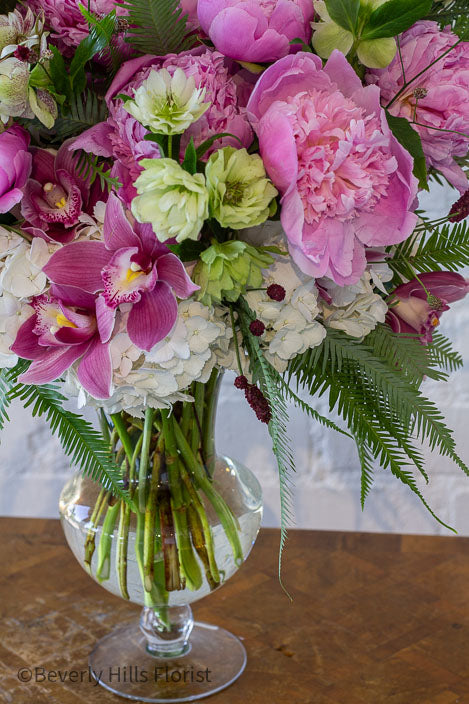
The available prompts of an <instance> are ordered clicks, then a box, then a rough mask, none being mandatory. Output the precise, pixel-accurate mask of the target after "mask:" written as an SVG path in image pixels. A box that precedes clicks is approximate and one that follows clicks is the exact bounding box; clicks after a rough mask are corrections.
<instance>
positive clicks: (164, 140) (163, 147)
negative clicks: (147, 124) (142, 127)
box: [143, 132, 168, 159]
mask: <svg viewBox="0 0 469 704" xmlns="http://www.w3.org/2000/svg"><path fill="white" fill-rule="evenodd" d="M143 139H145V140H146V141H147V142H156V143H157V145H158V147H159V148H160V153H161V158H162V159H164V157H165V155H166V154H167V153H168V137H167V136H166V135H164V134H154V133H153V132H152V133H151V134H146V135H145V136H144V137H143Z"/></svg>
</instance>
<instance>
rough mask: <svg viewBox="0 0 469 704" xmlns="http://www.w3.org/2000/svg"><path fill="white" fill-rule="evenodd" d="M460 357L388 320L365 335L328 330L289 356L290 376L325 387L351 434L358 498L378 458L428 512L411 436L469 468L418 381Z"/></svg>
mask: <svg viewBox="0 0 469 704" xmlns="http://www.w3.org/2000/svg"><path fill="white" fill-rule="evenodd" d="M459 363H460V359H459V357H458V355H455V354H454V353H453V352H452V351H451V349H450V348H449V345H448V343H447V341H446V340H445V339H444V338H442V337H441V336H439V335H438V334H437V335H436V336H435V343H434V344H433V345H429V346H428V347H424V346H423V345H421V344H420V342H419V340H418V338H417V337H413V336H411V335H398V334H395V333H393V332H392V331H391V330H390V329H389V328H387V327H386V326H378V327H377V328H376V330H374V331H373V332H372V333H371V334H370V335H368V336H367V337H366V338H365V340H364V341H360V340H354V339H353V338H350V337H348V336H347V335H346V334H345V333H342V332H340V331H337V330H331V329H329V330H328V333H327V337H326V338H325V340H324V342H323V343H322V344H321V345H320V346H318V347H316V348H314V349H311V350H308V351H307V352H305V353H304V354H302V355H299V356H298V357H296V358H295V359H294V360H292V362H291V364H290V368H289V375H290V379H292V378H295V379H296V381H297V383H298V385H299V386H301V387H303V388H305V389H307V390H308V391H309V392H310V393H311V394H312V395H315V394H318V396H322V395H323V394H327V396H328V400H329V410H330V412H332V411H336V412H337V413H338V414H339V415H340V416H341V417H342V418H343V419H344V421H345V422H346V424H347V427H348V429H349V430H350V431H351V433H352V434H353V436H354V437H355V440H356V442H357V448H358V452H359V458H360V463H361V466H362V502H364V500H365V498H366V496H367V494H368V492H369V490H370V487H371V481H372V458H375V459H376V460H378V461H379V463H380V464H381V466H382V467H383V468H384V469H389V470H390V471H391V473H392V474H393V475H394V476H395V477H397V478H398V479H399V480H400V481H401V482H403V483H404V484H406V485H407V486H408V487H409V488H410V490H411V491H412V492H413V493H415V494H416V495H417V496H418V497H419V498H420V500H421V501H422V502H423V503H424V505H425V506H426V507H427V508H428V510H430V511H431V509H430V508H429V507H428V505H427V503H426V502H425V499H424V498H423V496H422V494H421V492H420V490H419V488H418V486H417V484H416V482H415V479H414V477H413V475H412V471H411V468H412V467H415V468H417V470H418V471H419V472H420V473H421V474H422V476H423V477H424V478H425V479H426V480H427V479H428V477H427V474H426V471H425V467H424V462H423V457H422V455H421V453H420V451H419V450H417V449H416V448H415V447H414V444H413V443H414V440H416V439H418V440H420V441H423V442H427V443H428V444H429V446H430V448H431V449H432V450H438V452H439V453H440V454H441V455H442V456H447V457H450V458H451V459H452V460H453V461H454V462H455V463H456V464H457V465H458V466H459V467H460V468H461V469H462V470H463V471H464V472H465V473H466V474H469V469H468V468H467V467H466V465H465V464H464V462H463V461H462V460H461V458H460V457H459V455H458V454H457V452H456V448H455V442H454V438H453V435H452V432H451V431H450V430H449V429H448V428H447V427H446V424H445V421H444V417H443V415H442V413H441V412H440V411H439V409H438V408H437V407H436V406H435V404H434V403H433V402H432V401H430V400H429V399H427V398H426V397H425V396H424V395H423V394H422V392H421V390H420V386H421V383H422V381H423V378H424V377H430V378H432V379H437V380H445V379H446V378H447V377H446V373H445V372H443V371H441V370H440V369H439V368H438V367H440V366H442V367H443V368H444V369H447V370H449V369H452V368H455V367H456V366H458V365H459ZM432 515H434V514H433V512H432ZM435 518H436V519H437V520H438V521H439V520H440V519H438V518H437V517H436V516H435ZM440 522H441V521H440Z"/></svg>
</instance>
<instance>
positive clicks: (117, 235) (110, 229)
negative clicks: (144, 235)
mask: <svg viewBox="0 0 469 704" xmlns="http://www.w3.org/2000/svg"><path fill="white" fill-rule="evenodd" d="M103 233H104V242H105V243H106V247H107V248H108V249H111V250H117V249H122V248H123V247H140V246H141V243H140V240H139V238H138V236H137V235H136V234H135V232H134V230H133V228H132V226H131V224H130V222H129V221H128V219H127V217H126V215H125V212H124V206H123V204H122V201H121V200H120V199H119V198H118V197H117V196H116V195H115V193H111V194H110V196H109V200H108V202H107V204H106V212H105V215H104V227H103ZM155 239H156V238H155Z"/></svg>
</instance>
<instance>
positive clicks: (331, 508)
mask: <svg viewBox="0 0 469 704" xmlns="http://www.w3.org/2000/svg"><path fill="white" fill-rule="evenodd" d="M456 197H457V194H456V193H455V192H454V191H449V189H448V190H445V189H442V188H436V189H434V190H433V191H432V194H431V196H427V197H426V199H425V200H426V202H425V207H426V209H427V210H428V211H430V213H431V215H433V216H435V217H436V216H438V215H439V214H441V213H447V212H448V209H449V207H450V205H451V203H452V202H453V201H454V200H455V198H456ZM442 330H443V332H444V333H445V334H447V335H448V336H449V337H450V338H452V340H453V341H454V344H455V347H456V348H457V349H458V350H459V351H460V352H461V353H462V354H463V356H464V357H465V362H466V364H467V367H466V369H465V370H464V371H461V372H459V373H457V374H455V375H453V377H452V379H451V381H450V382H449V383H448V384H446V385H443V384H439V385H438V384H434V383H426V393H427V394H429V395H430V396H431V398H432V399H433V400H435V401H436V402H437V403H438V404H439V405H440V407H441V408H442V409H443V410H444V413H445V414H446V417H447V420H448V423H449V424H450V426H452V427H453V428H454V430H455V434H456V439H457V441H458V443H459V449H460V452H461V453H462V455H463V457H464V458H465V460H466V462H467V461H469V433H468V420H469V413H468V411H469V383H468V379H469V352H468V348H469V306H468V305H467V301H466V303H464V302H460V303H459V304H456V305H455V306H454V307H453V310H452V311H451V313H447V314H446V315H445V317H444V319H443V326H442ZM233 378H234V375H227V376H226V378H225V380H224V386H223V391H222V401H221V408H220V413H219V419H218V425H217V444H218V448H219V450H220V451H221V452H224V453H225V454H227V455H231V456H233V457H237V458H238V459H240V460H241V461H243V462H244V463H245V464H246V465H247V466H249V467H250V468H251V469H253V470H254V471H255V472H256V473H257V475H258V477H259V478H260V480H261V483H262V485H263V488H264V495H265V505H266V508H265V521H264V522H265V524H266V525H269V526H273V525H278V520H279V502H278V482H277V476H276V469H275V464H274V461H273V458H272V455H271V450H270V438H269V436H268V433H267V431H266V429H265V427H264V426H262V425H261V424H260V423H258V422H257V421H256V419H255V417H254V415H253V412H252V411H251V409H250V408H249V407H247V405H246V403H245V400H244V395H243V394H242V392H239V391H237V390H236V389H235V388H234V387H233V385H232V381H233ZM317 408H318V410H320V411H325V408H324V407H323V402H320V403H318V404H317ZM11 419H12V423H11V424H10V425H9V426H8V427H7V429H6V431H5V432H4V434H3V438H2V445H1V447H0V468H1V469H0V514H3V515H20V516H49V517H53V516H56V515H57V508H56V507H57V499H58V495H59V493H60V489H61V487H62V485H63V484H64V482H65V481H66V479H67V477H68V476H70V469H69V468H68V466H67V462H66V459H65V458H64V456H63V454H62V452H61V450H60V446H59V444H58V442H57V441H56V440H55V439H51V438H50V435H49V432H48V430H47V428H46V427H45V425H44V424H43V423H41V422H38V421H33V420H32V419H31V418H30V417H29V415H28V413H27V412H25V411H23V410H22V409H21V408H19V407H17V406H15V407H14V408H13V409H12V412H11ZM291 433H292V438H293V446H294V448H295V452H296V460H297V475H296V483H295V486H296V489H295V511H296V525H297V526H299V527H302V528H318V529H340V530H370V531H397V532H413V533H441V532H445V531H444V529H442V528H441V527H440V526H439V525H438V524H437V523H436V522H435V521H434V520H433V519H432V517H431V516H429V515H428V514H427V512H426V511H425V509H424V508H423V507H422V506H421V505H420V503H419V501H418V499H417V498H416V497H414V496H413V495H412V494H410V492H409V491H408V490H407V488H406V487H404V486H401V485H400V484H399V482H398V481H397V480H396V479H395V478H394V477H392V476H390V474H389V473H387V472H386V473H384V472H382V471H381V470H378V471H377V473H376V480H375V485H374V489H373V490H372V493H371V495H370V497H369V499H368V502H367V506H366V508H365V512H364V513H362V511H361V508H360V499H359V497H360V490H359V487H360V474H359V466H358V461H357V457H356V453H355V450H354V446H353V443H352V442H351V441H348V440H347V438H344V437H342V436H339V435H337V434H335V433H333V432H332V431H328V430H324V429H322V428H321V427H319V426H317V425H313V424H312V422H311V421H310V420H309V419H308V418H306V417H304V416H303V415H302V414H301V413H300V412H298V411H296V410H294V409H292V412H291ZM427 459H428V468H429V473H430V476H431V483H430V485H429V486H428V487H423V490H424V493H425V496H426V497H427V499H428V501H429V503H430V504H431V506H432V507H433V508H434V510H435V511H436V512H437V513H438V514H439V515H440V517H441V518H442V519H443V520H445V521H446V522H449V523H450V524H451V525H453V526H455V527H456V528H457V529H458V531H459V532H460V533H463V534H468V535H469V478H468V477H466V476H465V475H463V474H462V472H461V471H460V470H458V469H457V468H455V467H453V466H452V464H451V462H449V461H448V460H446V459H442V458H440V457H437V456H430V454H429V453H427Z"/></svg>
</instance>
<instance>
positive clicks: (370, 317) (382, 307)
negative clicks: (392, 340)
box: [319, 271, 388, 338]
mask: <svg viewBox="0 0 469 704" xmlns="http://www.w3.org/2000/svg"><path fill="white" fill-rule="evenodd" d="M372 281H374V280H373V279H372V274H371V273H370V272H369V271H366V272H365V273H364V274H363V276H362V278H361V279H360V281H359V282H357V283H356V284H354V285H352V286H342V287H341V286H338V285H337V284H335V283H334V282H333V281H330V280H329V279H321V280H320V282H319V283H320V285H321V286H322V288H324V289H325V290H326V292H327V294H328V295H329V296H330V301H327V302H326V301H325V300H324V299H323V300H322V304H321V308H322V316H323V319H324V324H325V325H326V326H327V327H331V328H335V329H336V330H343V331H344V332H346V333H347V335H350V336H351V337H357V338H360V337H364V336H365V335H368V333H370V332H371V331H372V330H374V328H375V327H376V325H377V324H378V323H384V321H385V318H386V313H387V311H388V306H387V304H386V302H385V301H384V300H383V298H382V297H381V296H380V295H379V294H378V293H375V292H374V288H373V285H372Z"/></svg>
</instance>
